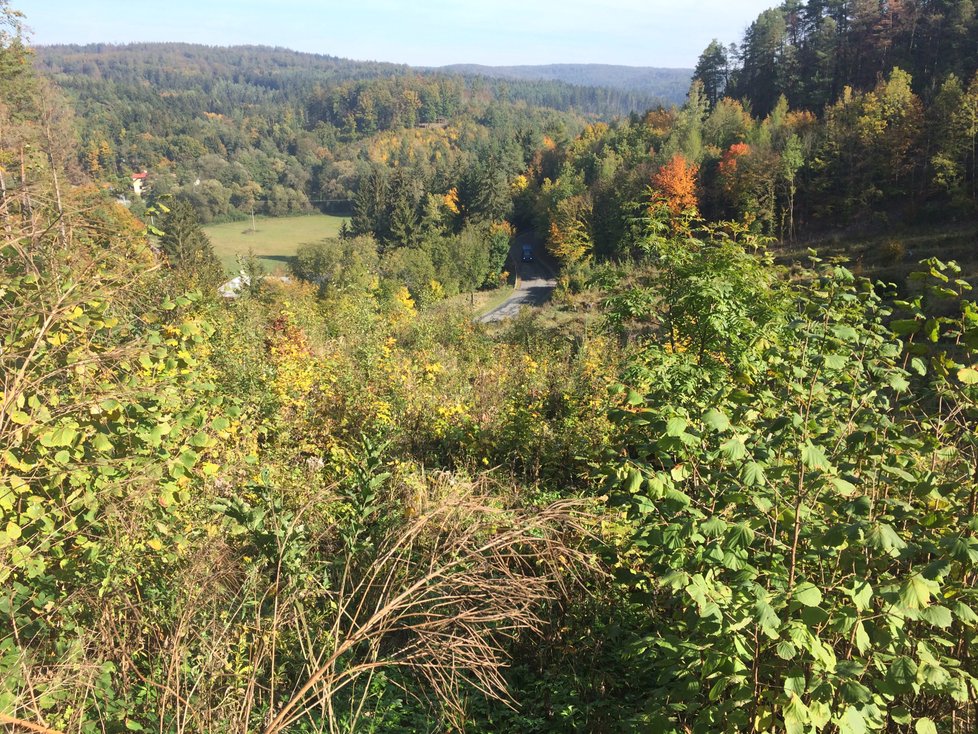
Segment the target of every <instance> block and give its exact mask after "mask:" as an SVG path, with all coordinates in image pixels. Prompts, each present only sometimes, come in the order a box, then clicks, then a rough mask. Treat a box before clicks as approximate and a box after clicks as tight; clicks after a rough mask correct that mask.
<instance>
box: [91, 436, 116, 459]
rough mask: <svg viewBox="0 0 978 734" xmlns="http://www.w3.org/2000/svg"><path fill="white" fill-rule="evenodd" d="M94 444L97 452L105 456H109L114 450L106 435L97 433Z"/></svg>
mask: <svg viewBox="0 0 978 734" xmlns="http://www.w3.org/2000/svg"><path fill="white" fill-rule="evenodd" d="M93 444H94V445H95V450H96V451H101V452H102V453H103V454H107V453H108V452H110V451H111V450H112V442H111V441H109V438H108V436H106V435H105V434H104V433H96V434H95V440H94V441H93Z"/></svg>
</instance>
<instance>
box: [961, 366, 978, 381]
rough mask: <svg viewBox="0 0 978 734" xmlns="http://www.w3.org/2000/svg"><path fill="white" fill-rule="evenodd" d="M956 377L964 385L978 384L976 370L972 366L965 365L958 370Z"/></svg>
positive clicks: (977, 372)
mask: <svg viewBox="0 0 978 734" xmlns="http://www.w3.org/2000/svg"><path fill="white" fill-rule="evenodd" d="M958 379H959V380H960V381H961V383H962V384H964V385H978V370H976V369H974V368H972V367H965V368H964V369H960V370H958Z"/></svg>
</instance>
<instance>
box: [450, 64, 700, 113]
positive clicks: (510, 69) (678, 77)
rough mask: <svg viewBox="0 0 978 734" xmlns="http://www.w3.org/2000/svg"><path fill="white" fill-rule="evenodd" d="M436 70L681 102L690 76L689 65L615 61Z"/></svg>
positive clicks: (457, 67) (478, 65)
mask: <svg viewBox="0 0 978 734" xmlns="http://www.w3.org/2000/svg"><path fill="white" fill-rule="evenodd" d="M438 71H442V72H445V73H457V74H466V75H479V76H485V77H491V78H496V79H525V80H534V79H538V80H548V81H558V82H564V83H566V84H574V85H577V86H585V87H607V88H609V89H623V90H626V91H629V92H640V93H643V94H647V95H649V96H650V97H659V98H661V99H663V100H665V101H667V102H674V103H676V104H682V102H683V100H684V99H685V97H686V92H687V91H688V90H689V82H690V79H691V78H692V76H693V70H692V69H664V68H655V67H649V66H621V65H616V64H540V65H531V66H483V65H481V64H452V65H450V66H442V67H439V68H438Z"/></svg>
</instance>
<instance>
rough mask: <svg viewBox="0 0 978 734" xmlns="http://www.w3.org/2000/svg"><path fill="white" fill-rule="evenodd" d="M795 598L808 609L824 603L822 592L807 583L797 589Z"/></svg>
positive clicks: (799, 585)
mask: <svg viewBox="0 0 978 734" xmlns="http://www.w3.org/2000/svg"><path fill="white" fill-rule="evenodd" d="M792 596H793V598H794V599H795V600H796V601H798V602H799V603H800V604H804V605H805V606H806V607H817V606H818V605H819V604H821V603H822V592H821V591H819V589H818V587H817V586H815V585H814V584H810V583H808V582H807V581H806V582H805V583H802V584H798V586H796V587H795V591H794V594H793V595H792Z"/></svg>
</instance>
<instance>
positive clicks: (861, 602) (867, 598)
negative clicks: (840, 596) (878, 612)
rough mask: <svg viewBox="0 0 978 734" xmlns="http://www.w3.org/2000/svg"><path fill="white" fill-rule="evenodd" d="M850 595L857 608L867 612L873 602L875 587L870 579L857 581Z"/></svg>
mask: <svg viewBox="0 0 978 734" xmlns="http://www.w3.org/2000/svg"><path fill="white" fill-rule="evenodd" d="M849 596H850V597H851V598H852V601H853V603H854V604H855V605H856V609H857V610H858V611H860V612H865V611H866V610H867V609H869V608H870V607H871V606H872V604H873V587H872V585H871V584H870V583H869V582H868V581H863V580H859V581H856V582H855V583H854V584H853V586H852V591H850V592H849Z"/></svg>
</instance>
